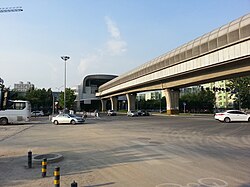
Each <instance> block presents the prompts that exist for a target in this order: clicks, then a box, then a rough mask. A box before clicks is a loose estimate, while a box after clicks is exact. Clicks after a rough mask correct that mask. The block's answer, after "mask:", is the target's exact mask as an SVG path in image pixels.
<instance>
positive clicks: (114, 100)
mask: <svg viewBox="0 0 250 187" xmlns="http://www.w3.org/2000/svg"><path fill="white" fill-rule="evenodd" d="M110 100H111V109H112V110H115V111H117V106H118V98H117V97H110Z"/></svg>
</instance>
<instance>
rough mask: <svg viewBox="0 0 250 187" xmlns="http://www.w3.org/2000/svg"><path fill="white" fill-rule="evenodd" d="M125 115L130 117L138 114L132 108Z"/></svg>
mask: <svg viewBox="0 0 250 187" xmlns="http://www.w3.org/2000/svg"><path fill="white" fill-rule="evenodd" d="M127 116H130V117H134V116H138V112H136V111H134V110H131V111H128V112H127Z"/></svg>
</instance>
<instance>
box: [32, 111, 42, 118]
mask: <svg viewBox="0 0 250 187" xmlns="http://www.w3.org/2000/svg"><path fill="white" fill-rule="evenodd" d="M31 116H32V117H36V116H44V113H43V111H33V112H31Z"/></svg>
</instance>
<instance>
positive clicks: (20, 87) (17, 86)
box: [14, 81, 34, 92]
mask: <svg viewBox="0 0 250 187" xmlns="http://www.w3.org/2000/svg"><path fill="white" fill-rule="evenodd" d="M30 89H34V84H31V83H30V82H27V83H26V84H25V83H23V82H22V81H20V82H19V83H18V84H14V90H15V91H18V92H27V91H28V90H30Z"/></svg>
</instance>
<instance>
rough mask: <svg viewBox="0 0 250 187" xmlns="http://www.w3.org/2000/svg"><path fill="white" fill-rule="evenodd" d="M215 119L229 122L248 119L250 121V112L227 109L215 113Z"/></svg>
mask: <svg viewBox="0 0 250 187" xmlns="http://www.w3.org/2000/svg"><path fill="white" fill-rule="evenodd" d="M214 119H216V120H219V121H221V122H226V123H229V122H231V121H248V122H250V114H247V113H245V112H242V111H240V110H226V111H225V112H219V113H215V115H214Z"/></svg>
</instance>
